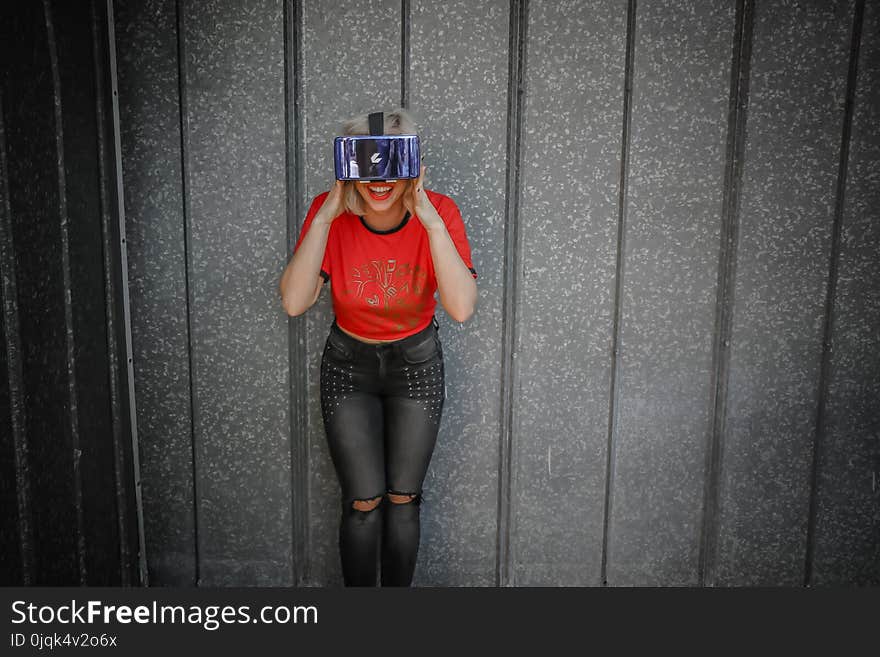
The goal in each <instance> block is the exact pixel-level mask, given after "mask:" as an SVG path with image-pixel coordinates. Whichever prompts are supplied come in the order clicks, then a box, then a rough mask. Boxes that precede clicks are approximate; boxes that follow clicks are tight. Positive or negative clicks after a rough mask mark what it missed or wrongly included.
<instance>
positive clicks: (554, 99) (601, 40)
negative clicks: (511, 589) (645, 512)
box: [513, 1, 626, 586]
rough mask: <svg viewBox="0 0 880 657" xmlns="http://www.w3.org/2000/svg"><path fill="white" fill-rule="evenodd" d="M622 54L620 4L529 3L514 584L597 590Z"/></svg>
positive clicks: (623, 39) (623, 18) (623, 11)
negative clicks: (576, 45) (590, 587)
mask: <svg viewBox="0 0 880 657" xmlns="http://www.w3.org/2000/svg"><path fill="white" fill-rule="evenodd" d="M574 43H577V44H578V47H573V44H574ZM625 49H626V7H625V5H622V4H621V3H617V2H607V1H601V2H589V3H558V2H531V3H530V4H529V26H528V65H527V68H526V80H525V84H526V88H527V89H528V94H527V96H526V104H525V112H524V129H523V139H522V153H523V158H522V160H523V164H522V173H521V181H520V188H521V194H522V196H521V205H520V235H521V243H522V247H521V253H522V255H521V261H522V271H523V274H522V279H521V280H522V283H521V287H520V290H519V294H518V300H517V301H518V303H517V314H518V326H517V330H518V332H519V340H518V344H517V361H518V362H517V367H518V370H517V372H518V379H517V389H516V390H517V396H516V401H515V405H514V413H515V424H514V427H515V436H514V440H515V453H514V463H516V472H515V475H514V482H515V484H514V491H513V497H514V507H513V516H514V519H513V524H514V527H515V538H514V540H513V554H514V567H515V570H514V583H515V584H517V585H524V586H531V585H541V586H557V585H581V586H588V585H595V584H598V583H599V582H600V580H601V576H600V561H601V550H602V530H603V527H602V526H603V515H604V497H605V459H606V443H607V432H608V386H609V383H610V372H611V370H610V366H611V359H610V357H609V354H610V351H611V330H612V321H613V313H612V309H613V307H614V277H615V260H616V252H617V205H618V204H617V190H618V176H619V171H620V143H621V141H620V139H621V125H622V118H623V85H624V62H625ZM548 163H552V166H547V165H548Z"/></svg>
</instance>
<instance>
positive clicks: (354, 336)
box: [337, 324, 396, 344]
mask: <svg viewBox="0 0 880 657" xmlns="http://www.w3.org/2000/svg"><path fill="white" fill-rule="evenodd" d="M337 326H339V324H337ZM339 330H340V331H342V332H343V333H346V334H348V335H350V336H351V337H353V338H354V339H355V340H360V341H361V342H366V343H367V344H384V343H385V342H396V340H373V339H371V338H364V337H361V336H360V335H357V334H356V333H352V332H351V331H346V330H345V329H344V328H342V327H341V326H339Z"/></svg>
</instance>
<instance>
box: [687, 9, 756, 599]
mask: <svg viewBox="0 0 880 657" xmlns="http://www.w3.org/2000/svg"><path fill="white" fill-rule="evenodd" d="M753 27H754V6H753V0H739V2H737V7H736V24H735V27H734V44H733V57H732V62H731V69H730V97H729V103H728V108H729V109H728V119H727V146H726V149H727V152H726V154H725V166H724V196H723V200H722V205H721V240H720V245H719V252H718V278H717V284H716V285H717V286H716V294H715V335H714V338H713V349H712V370H711V376H712V382H711V384H710V395H711V399H710V416H711V418H712V424H711V427H710V432H709V437H708V442H709V445H708V449H707V450H706V470H705V479H704V485H703V517H702V527H701V530H700V549H699V557H698V565H697V578H698V582H699V584H700V586H707V585H708V586H711V585H712V584H713V583H714V577H715V572H714V571H715V558H716V550H717V540H718V505H719V495H718V487H719V485H720V480H721V465H722V464H721V458H722V453H723V445H724V431H725V414H726V408H727V383H728V378H729V373H730V337H731V333H732V330H733V303H734V292H735V287H736V255H737V242H738V239H739V192H740V186H741V182H742V169H743V158H744V156H745V138H746V119H747V113H748V102H749V73H750V68H751V53H752V31H753Z"/></svg>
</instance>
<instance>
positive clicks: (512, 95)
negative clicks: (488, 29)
mask: <svg viewBox="0 0 880 657" xmlns="http://www.w3.org/2000/svg"><path fill="white" fill-rule="evenodd" d="M509 25H510V27H509V29H510V32H509V35H510V41H509V50H508V84H507V158H506V159H507V170H506V187H505V199H504V205H505V207H504V282H503V286H502V289H503V290H504V298H503V300H502V311H501V313H502V315H501V322H502V327H501V332H502V342H501V345H502V351H501V353H502V359H501V415H500V417H501V427H500V432H499V446H498V447H499V449H498V472H499V477H498V520H497V535H496V561H495V584H496V586H513V585H514V583H515V582H514V580H515V574H514V573H513V572H512V567H513V561H514V554H513V548H512V536H513V533H514V527H513V526H514V518H513V513H512V506H513V503H512V500H511V497H512V494H513V483H514V481H513V480H514V477H515V469H514V464H513V461H514V451H515V450H514V442H515V436H514V395H515V391H516V337H517V335H516V315H517V313H516V306H517V301H518V300H517V293H518V289H519V278H520V271H519V270H520V260H521V257H520V256H521V254H520V237H519V172H520V144H521V141H522V131H523V119H522V110H523V102H524V95H525V85H524V76H525V66H526V45H527V44H526V39H527V30H528V0H511V2H510V23H509Z"/></svg>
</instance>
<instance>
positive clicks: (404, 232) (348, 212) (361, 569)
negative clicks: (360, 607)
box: [280, 110, 477, 586]
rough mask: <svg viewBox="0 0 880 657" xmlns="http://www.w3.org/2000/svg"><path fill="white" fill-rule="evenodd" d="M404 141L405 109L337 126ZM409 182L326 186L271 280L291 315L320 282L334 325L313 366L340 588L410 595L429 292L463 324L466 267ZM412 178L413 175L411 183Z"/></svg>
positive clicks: (438, 365)
mask: <svg viewBox="0 0 880 657" xmlns="http://www.w3.org/2000/svg"><path fill="white" fill-rule="evenodd" d="M377 118H378V119H379V120H380V123H379V125H380V127H381V132H382V133H383V134H385V135H414V134H415V127H414V126H413V124H412V120H411V118H410V117H409V116H408V115H407V114H406V112H404V111H403V110H395V111H393V112H388V113H384V114H383V115H381V116H379V115H378V113H374V114H373V115H369V116H368V115H364V116H359V117H356V118H353V119H351V120H349V121H347V122H345V123H344V124H343V134H345V135H369V134H375V133H376V130H375V129H374V130H371V127H372V126H371V125H370V121H371V120H372V121H373V122H374V125H375V121H376V119H377ZM424 173H425V168H424V167H421V169H420V171H419V172H418V175H419V177H418V178H412V179H396V180H395V179H392V180H375V179H372V180H369V181H364V180H346V181H342V180H337V181H336V183H335V184H334V186H333V188H332V189H331V190H330V191H329V192H325V193H323V194H320V195H319V196H318V197H316V198H315V199H314V201H313V202H312V204H311V207H310V208H309V211H308V214H307V216H306V218H305V222H304V223H303V228H302V232H301V234H300V236H299V240H298V242H297V245H296V247H295V249H294V253H293V257H292V258H291V260H290V262H289V263H288V264H287V267H286V268H285V270H284V273H283V274H282V276H281V281H280V292H281V297H282V302H283V304H284V308H285V310H286V311H287V313H288V314H289V315H292V316H295V315H300V314H302V313H304V312H305V311H306V310H308V309H309V308H310V307H311V306H312V305H313V304H314V303H315V301H316V300H317V298H318V295H319V294H320V292H321V288H322V287H323V286H324V284H325V283H327V282H329V283H330V287H331V294H332V299H333V311H334V315H335V318H334V321H333V324H332V326H331V328H330V332H329V335H328V337H327V341H326V344H325V347H324V352H323V356H322V360H321V409H322V415H323V420H324V428H325V433H326V435H327V442H328V447H329V451H330V456H331V458H332V460H333V465H334V468H335V469H336V473H337V476H338V478H339V484H340V487H341V489H342V518H341V522H340V529H339V550H340V556H341V560H342V573H343V580H344V583H345V584H346V585H347V586H375V585H376V582H377V572H376V564H377V561H379V562H381V573H380V574H378V575H379V577H378V579H379V580H380V581H381V584H382V586H409V585H410V583H411V581H412V576H413V572H414V569H415V564H416V556H417V553H418V547H419V511H420V503H421V500H422V484H423V481H424V478H425V474H426V473H427V469H428V465H429V462H430V460H431V455H432V453H433V451H434V444H435V442H436V439H437V431H438V429H439V427H440V417H441V413H442V410H443V404H444V401H445V386H444V376H445V372H444V364H443V349H442V345H441V342H440V337H439V334H438V324H437V320H436V319H435V317H434V311H435V308H436V300H435V293H437V296H438V297H439V301H440V304H441V305H442V306H443V309H444V310H445V311H446V312H447V314H448V315H449V316H450V317H451V318H452V319H453V320H455V321H457V322H464V321H465V320H467V319H468V318H469V317H470V316H471V315H472V314H473V312H474V306H475V304H476V300H477V287H476V282H475V279H476V276H477V274H476V271H475V270H474V268H473V263H472V262H471V253H470V246H469V244H468V240H467V236H466V233H465V227H464V223H463V222H462V218H461V214H460V212H459V210H458V207H457V206H456V204H455V203H454V202H453V200H452V199H451V198H449V197H448V196H444V195H443V194H440V193H437V192H433V191H430V190H427V189H425V187H424ZM413 175H415V174H413Z"/></svg>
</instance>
